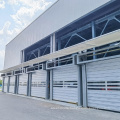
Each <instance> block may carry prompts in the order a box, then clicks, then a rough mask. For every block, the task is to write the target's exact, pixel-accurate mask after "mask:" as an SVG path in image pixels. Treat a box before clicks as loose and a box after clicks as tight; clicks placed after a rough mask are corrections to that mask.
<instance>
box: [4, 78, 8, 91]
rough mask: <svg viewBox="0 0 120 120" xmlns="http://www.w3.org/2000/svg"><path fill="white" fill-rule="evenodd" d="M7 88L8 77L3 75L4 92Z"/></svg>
mask: <svg viewBox="0 0 120 120" xmlns="http://www.w3.org/2000/svg"><path fill="white" fill-rule="evenodd" d="M7 90H8V77H5V79H4V92H7Z"/></svg>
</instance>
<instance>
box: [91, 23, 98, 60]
mask: <svg viewBox="0 0 120 120" xmlns="http://www.w3.org/2000/svg"><path fill="white" fill-rule="evenodd" d="M95 37H96V27H95V22H92V38H95ZM93 51H95V48H93ZM95 54H96V53H95V52H93V59H96V58H97V56H96V55H95Z"/></svg>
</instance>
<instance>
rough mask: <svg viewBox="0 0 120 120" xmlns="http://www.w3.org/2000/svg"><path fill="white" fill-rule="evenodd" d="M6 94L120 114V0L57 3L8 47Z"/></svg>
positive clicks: (5, 77)
mask: <svg viewBox="0 0 120 120" xmlns="http://www.w3.org/2000/svg"><path fill="white" fill-rule="evenodd" d="M1 73H2V75H1V76H2V77H3V89H2V91H3V92H7V93H13V94H21V95H26V96H33V97H40V98H43V99H49V100H53V101H61V102H67V103H71V104H76V105H78V106H82V107H92V108H98V109H105V110H112V111H118V112H120V0H100V1H98V0H92V1H91V0H69V1H68V0H58V1H57V2H56V3H54V4H53V5H52V6H51V7H50V8H49V9H47V10H46V11H45V12H44V13H43V14H42V15H40V16H39V17H38V18H37V19H36V20H35V21H34V22H32V23H31V24H30V25H29V26H28V27H27V28H25V29H24V30H23V31H22V32H21V33H20V34H19V35H17V36H16V37H15V38H14V39H13V40H12V41H11V42H10V43H8V44H7V45H6V52H5V63H4V69H3V70H2V71H1Z"/></svg>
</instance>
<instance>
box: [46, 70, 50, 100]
mask: <svg viewBox="0 0 120 120" xmlns="http://www.w3.org/2000/svg"><path fill="white" fill-rule="evenodd" d="M49 95H50V71H49V70H47V71H46V98H45V99H49Z"/></svg>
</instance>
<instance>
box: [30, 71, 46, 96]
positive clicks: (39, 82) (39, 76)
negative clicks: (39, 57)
mask: <svg viewBox="0 0 120 120" xmlns="http://www.w3.org/2000/svg"><path fill="white" fill-rule="evenodd" d="M46 76H47V72H46V71H45V70H37V71H35V73H33V74H32V86H31V96H35V97H41V98H45V96H46Z"/></svg>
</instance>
